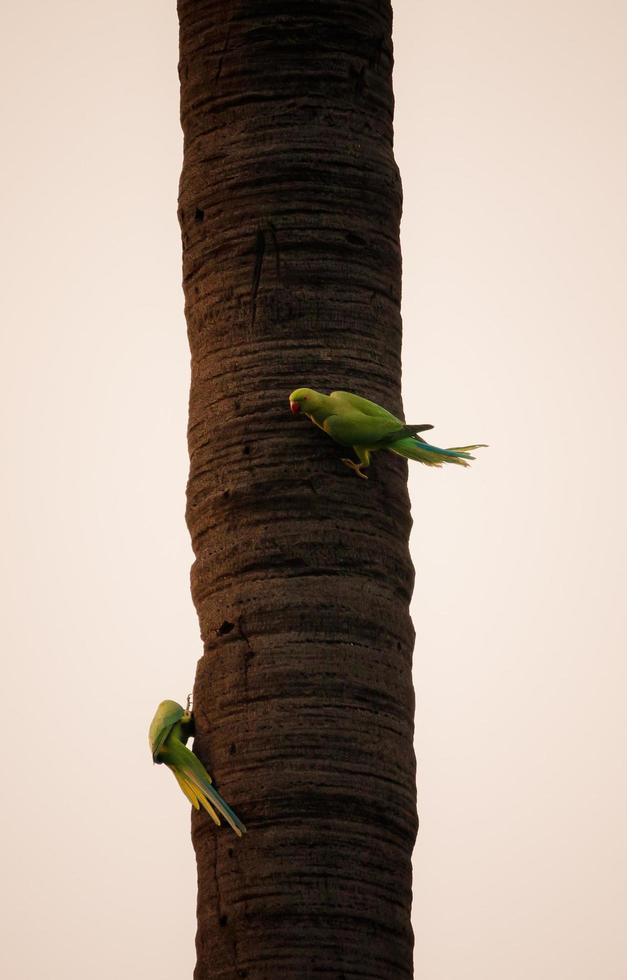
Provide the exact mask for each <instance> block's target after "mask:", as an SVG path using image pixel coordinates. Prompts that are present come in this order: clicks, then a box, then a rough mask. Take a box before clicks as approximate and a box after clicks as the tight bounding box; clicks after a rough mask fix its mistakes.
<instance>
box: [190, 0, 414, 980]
mask: <svg viewBox="0 0 627 980" xmlns="http://www.w3.org/2000/svg"><path fill="white" fill-rule="evenodd" d="M178 8H179V17H180V44H181V59H180V78H181V116H182V125H183V130H184V136H185V153H184V163H183V172H182V176H181V187H180V210H179V219H180V224H181V230H182V239H183V265H184V270H183V271H184V288H185V300H186V316H187V324H188V333H189V342H190V347H191V355H192V386H191V396H190V417H189V453H190V460H191V469H190V477H189V485H188V507H187V520H188V525H189V529H190V532H191V536H192V542H193V548H194V552H195V555H196V561H195V563H194V566H193V570H192V591H193V597H194V602H195V605H196V608H197V611H198V616H199V619H200V625H201V633H202V638H203V642H204V655H203V657H202V659H201V660H200V661H199V665H198V673H197V677H196V686H195V696H194V710H195V716H196V724H197V729H198V737H197V740H196V750H197V751H198V752H199V754H200V755H201V757H202V758H203V759H204V760H205V761H206V763H207V765H208V767H209V769H210V771H211V772H212V773H213V774H214V776H215V778H216V783H217V785H218V787H219V788H220V789H221V791H222V792H223V793H224V795H225V797H226V799H227V800H229V801H230V802H231V803H232V805H233V806H234V808H235V809H236V810H237V812H238V813H239V815H240V816H241V817H242V819H243V820H244V821H245V822H246V824H247V825H248V831H249V832H248V834H247V835H246V837H245V838H244V839H243V840H241V841H239V840H236V839H235V837H234V836H233V835H232V834H231V833H230V831H229V830H228V829H221V830H216V828H215V827H214V826H213V824H212V823H211V822H210V821H209V820H208V819H207V817H206V815H204V814H201V815H200V816H196V815H195V816H194V820H193V841H194V847H195V850H196V856H197V862H198V884H199V892H198V933H197V953H198V961H197V967H196V971H195V977H196V980H205V978H212V980H213V978H229V980H230V978H240V977H248V978H249V980H268V978H272V980H274V978H279V977H281V978H287V980H291V978H293V980H302V978H306V977H313V976H328V977H334V978H347V980H348V978H353V977H355V978H356V977H368V978H376V980H394V978H406V977H411V976H412V946H413V935H412V930H411V925H410V904H411V864H410V859H411V852H412V847H413V844H414V839H415V834H416V829H417V818H416V806H415V759H414V752H413V748H412V736H413V713H414V695H413V689H412V681H411V656H412V647H413V639H414V634H413V629H412V625H411V620H410V618H409V612H408V605H409V600H410V596H411V591H412V587H413V569H412V566H411V562H410V558H409V552H408V535H409V530H410V523H411V521H410V513H409V501H408V495H407V489H406V464H405V462H404V461H402V460H401V459H400V458H398V457H393V456H392V455H389V454H388V455H385V456H379V457H377V458H376V459H375V462H374V464H373V467H372V469H371V471H370V479H369V481H368V482H366V481H362V480H359V479H357V478H356V477H355V475H354V474H353V473H352V472H351V471H350V470H348V469H347V468H346V467H345V466H343V465H342V463H341V462H340V457H341V455H343V453H342V451H341V450H340V448H339V447H338V446H336V445H334V444H333V443H332V442H331V440H330V439H328V438H327V437H326V436H325V435H324V434H323V433H321V432H320V431H319V430H317V429H315V428H314V427H313V426H312V425H311V424H309V423H308V422H306V421H305V420H303V419H295V418H292V417H291V415H290V413H289V409H288V401H287V396H288V394H289V392H290V391H291V390H292V389H293V388H296V387H298V386H300V385H308V386H310V387H314V388H320V389H322V390H323V391H331V390H333V389H335V388H344V389H349V390H353V391H356V392H358V393H361V394H364V395H366V396H369V397H371V398H374V399H375V400H376V401H379V402H382V403H383V404H384V405H386V406H387V407H389V408H391V409H392V410H394V411H396V412H400V411H401V398H400V381H401V362H400V350H401V319H400V279H401V257H400V250H399V222H400V214H401V185H400V180H399V175H398V171H397V167H396V165H395V163H394V158H393V151H392V117H393V95H392V84H391V74H392V43H391V22H392V13H391V7H390V3H389V0H334V2H332V0H179V3H178Z"/></svg>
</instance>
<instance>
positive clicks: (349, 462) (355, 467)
mask: <svg viewBox="0 0 627 980" xmlns="http://www.w3.org/2000/svg"><path fill="white" fill-rule="evenodd" d="M342 462H343V463H344V465H345V466H348V467H349V469H351V470H354V471H355V473H356V474H357V476H360V477H361V478H362V480H367V479H368V477H367V476H366V474H365V473H362V472H361V468H362V466H363V465H364V464H363V463H354V462H353V460H352V459H343V460H342Z"/></svg>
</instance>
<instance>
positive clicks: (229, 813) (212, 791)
mask: <svg viewBox="0 0 627 980" xmlns="http://www.w3.org/2000/svg"><path fill="white" fill-rule="evenodd" d="M161 758H162V760H163V762H165V763H166V764H167V765H169V767H170V769H171V770H172V772H173V773H174V775H175V776H176V778H177V780H178V783H179V786H180V787H181V789H182V790H183V792H184V793H185V796H186V797H187V798H188V800H190V801H191V803H192V806H194V807H195V808H196V809H198V805H199V804H200V806H202V807H203V808H204V809H205V810H206V811H207V813H208V814H209V816H210V817H211V819H212V820H213V821H214V822H215V823H217V824H218V826H219V825H220V818H219V817H218V813H220V814H221V815H222V816H223V817H224V819H225V820H226V822H227V823H228V824H229V826H230V827H231V828H232V829H233V831H234V832H235V833H236V834H237V836H238V837H241V836H242V834H245V833H246V827H245V826H244V824H243V823H242V821H241V820H240V819H239V817H238V816H237V814H236V813H234V811H233V810H232V809H231V807H230V806H229V805H228V803H227V802H226V800H223V799H222V797H221V796H220V794H219V793H218V791H217V789H216V788H215V787H214V786H213V785H212V783H211V776H210V775H209V773H208V772H207V770H206V769H205V767H204V766H203V764H202V762H201V761H200V759H199V758H198V756H197V755H194V753H193V752H191V751H190V749H188V748H187V746H185V745H183V743H182V742H181V741H180V740H179V739H172V738H171V739H169V740H168V742H167V744H166V745H165V747H164V748H163V749H162V750H161ZM216 811H217V813H216Z"/></svg>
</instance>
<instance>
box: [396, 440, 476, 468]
mask: <svg viewBox="0 0 627 980" xmlns="http://www.w3.org/2000/svg"><path fill="white" fill-rule="evenodd" d="M484 446H485V443H483V442H479V443H477V444H476V445H475V446H453V447H452V448H451V449H440V448H439V446H432V445H430V444H429V443H428V442H424V441H423V440H422V439H412V438H406V439H399V440H398V442H394V443H392V445H391V446H387V447H386V448H387V449H391V450H392V452H393V453H398V455H399V456H404V457H405V458H406V459H416V460H418V462H419V463H424V464H425V466H442V464H443V463H456V464H457V465H458V466H468V465H469V463H468V460H471V459H474V458H475V457H474V456H471V452H472V451H473V449H482V448H483V447H484Z"/></svg>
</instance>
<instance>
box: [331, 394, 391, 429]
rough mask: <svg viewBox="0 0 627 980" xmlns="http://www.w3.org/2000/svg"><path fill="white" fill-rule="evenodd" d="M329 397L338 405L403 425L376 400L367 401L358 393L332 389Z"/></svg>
mask: <svg viewBox="0 0 627 980" xmlns="http://www.w3.org/2000/svg"><path fill="white" fill-rule="evenodd" d="M329 398H332V399H333V401H334V402H336V403H337V405H338V406H341V407H344V408H355V409H357V411H359V412H361V413H362V414H363V415H368V416H369V417H370V418H376V419H387V420H388V421H390V422H395V423H396V425H397V427H399V428H402V427H403V426H404V425H405V423H404V422H401V420H400V419H397V418H396V415H392V413H391V412H388V411H387V410H386V409H385V408H381V406H380V405H377V403H376V402H371V401H368V399H367V398H362V397H361V396H360V395H354V394H353V393H352V392H351V391H332V392H331V394H330V395H329Z"/></svg>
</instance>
